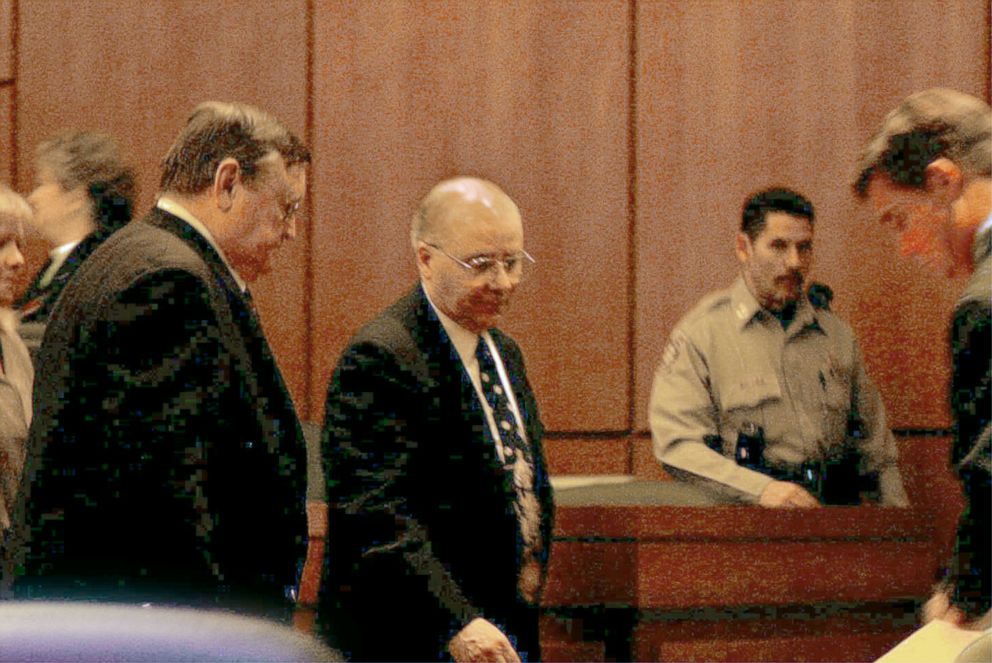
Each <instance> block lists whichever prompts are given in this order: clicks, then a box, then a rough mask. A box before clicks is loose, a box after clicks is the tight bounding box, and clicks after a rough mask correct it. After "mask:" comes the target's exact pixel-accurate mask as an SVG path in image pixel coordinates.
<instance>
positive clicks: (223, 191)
mask: <svg viewBox="0 0 992 663" xmlns="http://www.w3.org/2000/svg"><path fill="white" fill-rule="evenodd" d="M240 186H241V165H240V164H239V163H238V160H237V159H232V158H231V157H228V158H226V159H224V160H222V161H221V162H220V163H219V164H217V170H216V171H214V184H213V195H214V200H216V201H217V207H218V208H219V209H220V210H221V211H223V212H229V211H230V210H231V208H232V207H233V206H234V198H235V196H236V195H237V191H238V188H239V187H240Z"/></svg>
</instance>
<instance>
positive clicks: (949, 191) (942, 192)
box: [924, 157, 964, 203]
mask: <svg viewBox="0 0 992 663" xmlns="http://www.w3.org/2000/svg"><path fill="white" fill-rule="evenodd" d="M924 187H925V188H926V191H927V193H928V194H930V195H932V196H936V197H937V198H938V199H939V200H941V201H943V202H946V203H951V202H953V201H955V200H957V199H958V198H959V197H961V192H962V191H963V190H964V173H962V172H961V167H960V166H958V165H957V164H956V163H954V162H953V161H951V160H950V159H948V158H947V157H940V158H939V159H935V160H934V161H931V162H930V163H929V164H928V165H927V168H926V171H925V172H924Z"/></svg>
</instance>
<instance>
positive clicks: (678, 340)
mask: <svg viewBox="0 0 992 663" xmlns="http://www.w3.org/2000/svg"><path fill="white" fill-rule="evenodd" d="M688 342H689V338H688V337H687V336H686V334H685V332H684V331H682V330H681V329H676V330H675V331H674V332H672V335H671V336H670V337H669V339H668V343H667V344H666V345H665V349H664V350H663V351H662V353H661V364H660V365H659V366H658V370H659V371H668V370H669V369H671V367H672V366H673V365H675V362H676V361H678V358H679V357H681V356H682V353H684V352H685V349H686V345H687V344H688Z"/></svg>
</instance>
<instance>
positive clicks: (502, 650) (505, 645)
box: [448, 617, 520, 663]
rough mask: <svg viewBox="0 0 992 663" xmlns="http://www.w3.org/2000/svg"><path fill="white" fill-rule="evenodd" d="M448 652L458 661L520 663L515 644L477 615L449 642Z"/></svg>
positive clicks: (459, 662)
mask: <svg viewBox="0 0 992 663" xmlns="http://www.w3.org/2000/svg"><path fill="white" fill-rule="evenodd" d="M448 652H449V653H450V654H451V658H453V659H455V661H457V663H469V662H471V663H482V662H483V661H499V662H500V663H520V657H519V656H517V652H516V650H514V649H513V645H511V644H510V641H509V640H507V639H506V636H505V635H503V632H502V631H500V630H499V629H498V628H496V627H495V626H493V625H492V624H491V623H490V622H487V621H486V620H485V619H483V618H482V617H476V618H475V619H473V620H472V621H470V622H469V623H468V625H467V626H465V628H463V629H462V630H460V631H459V632H458V633H457V634H455V637H453V638H452V639H451V641H450V642H449V643H448Z"/></svg>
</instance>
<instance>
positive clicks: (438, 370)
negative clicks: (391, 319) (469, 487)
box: [405, 285, 513, 495]
mask: <svg viewBox="0 0 992 663" xmlns="http://www.w3.org/2000/svg"><path fill="white" fill-rule="evenodd" d="M410 297H411V300H410V301H411V304H412V307H411V312H412V315H411V316H410V318H409V319H408V320H406V321H405V323H406V324H407V327H408V328H409V329H410V330H411V333H412V334H413V335H414V337H415V338H416V341H417V344H418V347H419V350H420V352H421V353H422V356H424V357H426V358H427V372H428V374H429V376H430V379H431V380H433V381H434V382H436V383H437V385H438V387H439V389H441V390H442V393H443V396H442V397H441V399H440V401H441V403H443V404H446V405H445V413H442V417H444V418H445V419H449V420H450V418H455V419H457V420H458V421H459V423H460V426H461V428H462V431H458V432H456V433H454V434H451V435H449V436H448V437H449V439H450V440H451V441H452V443H453V444H455V445H466V444H467V445H469V448H470V449H472V450H474V451H475V456H476V457H477V458H478V459H479V462H480V463H482V464H483V465H484V466H485V468H486V471H487V472H488V473H490V474H492V475H494V476H497V477H500V478H501V479H502V480H503V482H504V484H505V485H504V488H505V490H506V492H507V494H508V495H512V494H513V486H512V483H511V481H510V480H509V478H508V474H507V473H506V472H505V471H504V470H503V464H502V462H500V460H499V455H498V454H497V452H496V448H495V447H494V446H493V443H492V441H491V440H490V439H489V437H488V436H487V435H486V433H485V429H486V426H488V423H487V422H486V416H485V413H484V412H483V410H482V404H481V403H480V402H479V398H478V396H477V394H476V392H475V387H474V386H473V385H472V380H471V379H470V378H469V376H468V372H467V371H466V370H465V365H464V364H463V363H462V360H461V357H460V356H459V355H458V351H457V350H456V349H455V346H454V344H453V343H452V342H451V339H450V338H449V337H448V334H447V332H446V331H445V330H444V326H443V325H442V324H441V321H440V320H439V319H438V317H437V314H436V313H435V312H434V309H433V308H432V307H431V305H430V302H428V301H427V297H426V295H425V294H424V292H423V289H422V286H420V285H418V286H417V287H416V288H415V289H414V291H413V292H412V293H411V294H410ZM455 406H457V411H455V410H454V407H455ZM448 407H451V408H452V410H451V411H448ZM465 450H466V449H464V447H463V448H462V449H461V451H465Z"/></svg>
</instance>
